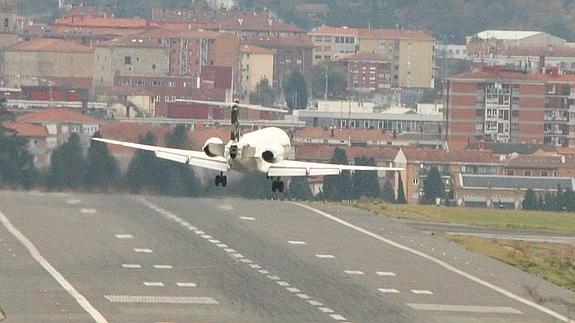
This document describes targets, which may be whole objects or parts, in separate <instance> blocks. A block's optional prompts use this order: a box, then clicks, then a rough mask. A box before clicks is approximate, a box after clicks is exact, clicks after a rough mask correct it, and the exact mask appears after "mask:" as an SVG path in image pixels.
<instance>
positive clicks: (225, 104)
mask: <svg viewBox="0 0 575 323" xmlns="http://www.w3.org/2000/svg"><path fill="white" fill-rule="evenodd" d="M176 101H177V102H188V103H199V104H205V105H212V106H217V107H228V108H229V107H231V106H232V105H234V104H235V105H237V106H238V107H240V108H245V109H250V110H256V111H268V112H279V113H288V112H289V111H287V110H283V109H278V108H270V107H264V106H262V105H257V104H244V103H234V102H218V101H202V100H176Z"/></svg>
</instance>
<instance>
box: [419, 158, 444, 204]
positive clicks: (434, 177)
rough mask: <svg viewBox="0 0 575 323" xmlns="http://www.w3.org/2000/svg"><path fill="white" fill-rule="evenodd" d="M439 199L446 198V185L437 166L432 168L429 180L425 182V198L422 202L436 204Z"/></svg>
mask: <svg viewBox="0 0 575 323" xmlns="http://www.w3.org/2000/svg"><path fill="white" fill-rule="evenodd" d="M437 198H441V199H443V198H445V183H444V182H443V179H442V178H441V174H440V173H439V169H438V168H437V167H435V166H433V167H431V169H430V170H429V173H428V174H427V178H425V180H423V197H422V198H421V202H422V203H423V204H435V203H436V200H437Z"/></svg>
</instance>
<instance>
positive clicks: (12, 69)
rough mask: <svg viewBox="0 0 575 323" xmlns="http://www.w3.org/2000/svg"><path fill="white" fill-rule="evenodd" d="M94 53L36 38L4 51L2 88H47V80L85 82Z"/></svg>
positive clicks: (89, 73)
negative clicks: (66, 79)
mask: <svg viewBox="0 0 575 323" xmlns="http://www.w3.org/2000/svg"><path fill="white" fill-rule="evenodd" d="M93 62H94V50H93V49H92V48H90V47H87V46H84V45H80V44H78V43H75V42H70V41H65V40H61V39H50V38H39V39H34V40H31V41H28V42H21V43H17V44H15V45H13V46H10V47H8V48H6V49H4V50H3V52H2V57H1V64H2V73H1V74H2V77H3V79H4V84H5V86H8V87H20V86H22V85H39V84H42V85H49V83H50V82H49V79H50V78H68V79H78V80H80V79H81V80H85V79H87V78H91V77H92V65H93Z"/></svg>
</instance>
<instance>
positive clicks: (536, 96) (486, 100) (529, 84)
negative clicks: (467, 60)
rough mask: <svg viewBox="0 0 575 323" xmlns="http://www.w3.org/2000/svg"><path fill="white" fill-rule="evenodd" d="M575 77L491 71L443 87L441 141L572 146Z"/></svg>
mask: <svg viewBox="0 0 575 323" xmlns="http://www.w3.org/2000/svg"><path fill="white" fill-rule="evenodd" d="M574 100H575V76H572V75H559V74H558V72H557V70H555V71H554V72H553V73H551V74H541V73H526V72H517V71H507V70H503V69H501V68H498V67H495V68H490V69H484V70H483V71H481V72H468V73H463V74H459V75H454V76H451V77H449V78H448V79H447V81H446V89H445V108H444V139H445V140H447V141H466V142H483V141H484V142H510V143H528V144H545V145H553V146H574V145H575V106H574V104H575V101H574Z"/></svg>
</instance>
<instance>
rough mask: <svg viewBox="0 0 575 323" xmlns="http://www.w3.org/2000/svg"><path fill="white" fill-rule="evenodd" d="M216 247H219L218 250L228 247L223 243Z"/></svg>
mask: <svg viewBox="0 0 575 323" xmlns="http://www.w3.org/2000/svg"><path fill="white" fill-rule="evenodd" d="M216 246H218V247H220V248H227V247H228V245H227V244H225V243H218V244H217V245H216Z"/></svg>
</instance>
